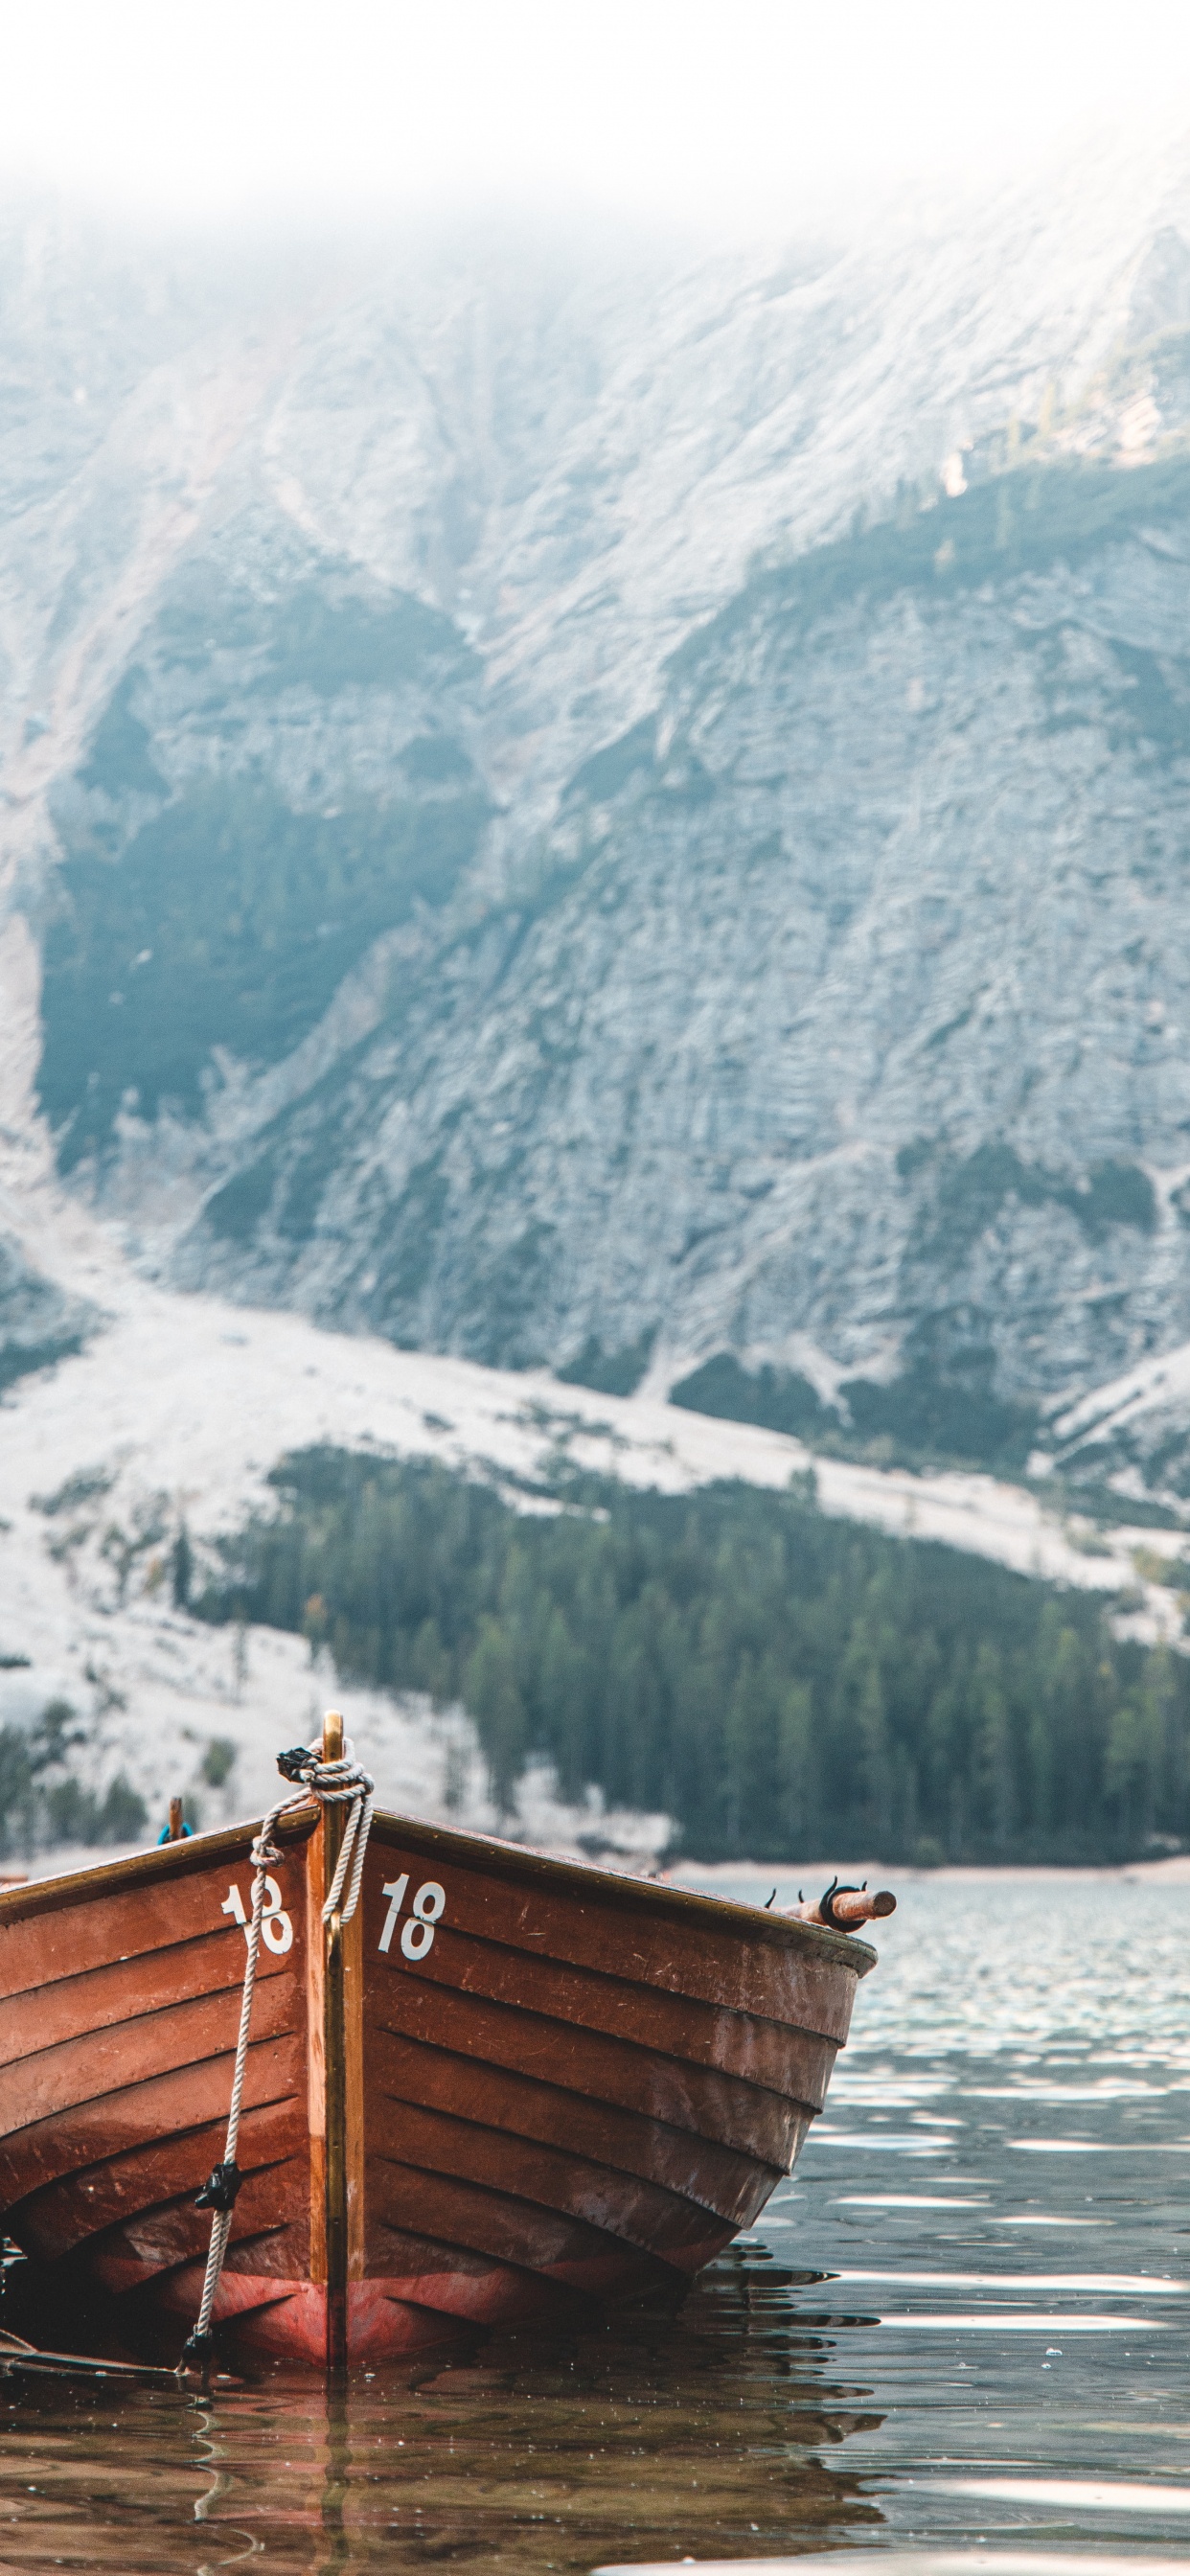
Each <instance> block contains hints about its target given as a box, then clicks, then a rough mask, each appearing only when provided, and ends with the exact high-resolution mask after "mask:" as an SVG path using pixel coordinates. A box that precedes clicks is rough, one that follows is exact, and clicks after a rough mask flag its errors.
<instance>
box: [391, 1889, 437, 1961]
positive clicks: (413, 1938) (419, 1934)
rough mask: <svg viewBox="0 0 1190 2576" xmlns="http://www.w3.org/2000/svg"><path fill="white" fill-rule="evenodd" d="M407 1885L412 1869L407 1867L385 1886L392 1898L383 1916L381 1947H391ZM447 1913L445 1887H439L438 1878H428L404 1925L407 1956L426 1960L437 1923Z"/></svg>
mask: <svg viewBox="0 0 1190 2576" xmlns="http://www.w3.org/2000/svg"><path fill="white" fill-rule="evenodd" d="M408 1885H409V1872H408V1870H407V1869H406V1870H403V1871H402V1873H401V1876H400V1878H391V1879H390V1880H389V1881H388V1884H387V1886H386V1887H385V1890H384V1893H385V1895H386V1896H387V1898H388V1900H389V1907H388V1912H387V1914H386V1915H385V1918H384V1930H383V1932H382V1933H381V1935H380V1943H379V1947H380V1948H381V1949H382V1950H388V1949H390V1948H391V1946H392V1937H393V1933H394V1931H395V1930H396V1924H397V1916H398V1915H399V1913H400V1911H401V1907H402V1905H403V1904H404V1902H405V1890H406V1888H407V1887H408ZM445 1912H446V1889H445V1888H444V1887H439V1885H438V1881H437V1879H436V1878H428V1879H427V1880H426V1883H425V1886H424V1887H419V1889H418V1891H417V1894H416V1896H415V1897H414V1900H413V1906H412V1910H411V1912H410V1914H409V1915H408V1916H407V1918H406V1920H405V1922H404V1923H402V1925H401V1948H402V1950H403V1952H404V1954H405V1957H406V1958H407V1959H424V1958H425V1956H426V1953H427V1951H428V1950H432V1948H433V1946H434V1926H435V1924H436V1923H438V1922H439V1921H440V1920H441V1917H442V1916H443V1914H444V1913H445Z"/></svg>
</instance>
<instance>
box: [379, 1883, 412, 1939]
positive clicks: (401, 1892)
mask: <svg viewBox="0 0 1190 2576" xmlns="http://www.w3.org/2000/svg"><path fill="white" fill-rule="evenodd" d="M408 1885H409V1872H408V1870H404V1871H403V1872H402V1874H401V1876H400V1878H390V1879H389V1881H388V1884H387V1886H386V1888H385V1890H384V1893H385V1895H386V1896H387V1897H388V1899H389V1908H388V1912H387V1914H386V1915H385V1918H384V1930H383V1932H382V1933H381V1935H380V1947H381V1949H382V1950H388V1949H391V1947H392V1937H393V1933H394V1931H395V1930H396V1923H397V1916H398V1914H399V1913H400V1911H401V1907H402V1905H403V1904H404V1902H405V1890H406V1888H407V1887H408Z"/></svg>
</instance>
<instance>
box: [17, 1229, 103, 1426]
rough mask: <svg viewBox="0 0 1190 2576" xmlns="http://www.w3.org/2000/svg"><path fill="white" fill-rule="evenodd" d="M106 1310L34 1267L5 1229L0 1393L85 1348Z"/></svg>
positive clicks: (19, 1245)
mask: <svg viewBox="0 0 1190 2576" xmlns="http://www.w3.org/2000/svg"><path fill="white" fill-rule="evenodd" d="M102 1320H103V1318H102V1315H101V1312H100V1310H99V1308H98V1307H97V1306H95V1305H94V1304H93V1303H92V1302H91V1300H90V1299H89V1298H85V1297H78V1296H71V1295H70V1294H69V1293H68V1292H67V1291H66V1290H64V1289H62V1288H60V1287H58V1286H57V1284H56V1283H55V1282H54V1281H53V1280H52V1279H47V1278H45V1277H44V1275H43V1274H42V1272H41V1271H39V1270H35V1269H34V1268H33V1267H32V1266H31V1264H30V1262H29V1261H28V1259H27V1258H26V1256H25V1253H24V1250H23V1248H22V1246H21V1244H20V1243H19V1242H18V1241H17V1240H16V1238H15V1237H13V1236H10V1235H8V1234H7V1233H0V1393H2V1392H3V1389H4V1388H5V1387H7V1386H11V1385H12V1384H13V1381H14V1379H16V1378H18V1377H27V1376H28V1375H29V1374H30V1373H31V1371H32V1370H34V1369H42V1368H46V1367H48V1366H49V1364H50V1362H51V1361H53V1360H60V1359H66V1358H68V1357H70V1356H71V1355H72V1354H73V1353H74V1352H76V1351H81V1350H82V1348H83V1346H84V1344H85V1343H86V1342H87V1341H88V1340H89V1338H90V1336H91V1334H92V1333H94V1332H96V1331H97V1330H98V1329H99V1326H100V1324H101V1323H102Z"/></svg>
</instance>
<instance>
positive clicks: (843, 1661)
mask: <svg viewBox="0 0 1190 2576" xmlns="http://www.w3.org/2000/svg"><path fill="white" fill-rule="evenodd" d="M272 1481H273V1484H274V1486H275V1488H276V1492H277V1506H276V1509H275V1511H274V1513H273V1514H272V1515H271V1516H269V1515H263V1514H262V1515H261V1516H259V1517H258V1518H256V1519H254V1520H253V1521H252V1522H251V1523H250V1524H249V1525H248V1526H247V1527H246V1528H245V1529H244V1530H242V1531H241V1532H240V1533H239V1534H238V1535H237V1536H236V1537H235V1538H234V1539H231V1540H228V1541H225V1542H224V1545H223V1565H222V1569H221V1572H220V1574H219V1576H218V1579H217V1580H215V1581H212V1582H211V1583H209V1584H208V1586H207V1588H206V1590H205V1592H204V1593H203V1595H202V1597H201V1599H196V1600H194V1602H193V1606H194V1607H195V1608H197V1609H200V1610H201V1611H202V1612H203V1613H204V1614H205V1615H206V1616H207V1617H210V1618H213V1619H248V1620H252V1621H262V1622H265V1623H267V1624H270V1625H273V1626H276V1627H281V1628H287V1629H292V1630H302V1631H304V1632H305V1634H306V1636H307V1637H308V1638H309V1641H310V1645H311V1650H312V1652H315V1653H317V1652H319V1651H320V1650H321V1649H322V1648H323V1647H327V1648H329V1650H330V1653H331V1655H332V1656H333V1659H334V1663H335V1665H336V1667H337V1669H338V1671H339V1673H340V1674H341V1675H342V1676H343V1677H344V1678H345V1679H348V1680H350V1679H353V1678H354V1679H357V1680H362V1681H367V1682H369V1683H373V1684H378V1685H380V1686H382V1687H387V1688H390V1689H394V1690H415V1691H422V1692H426V1693H428V1694H429V1695H430V1697H431V1698H432V1700H433V1701H434V1702H435V1703H437V1704H439V1705H446V1704H448V1703H455V1702H459V1701H461V1702H462V1703H463V1705H464V1706H465V1707H466V1708H467V1710H468V1711H469V1712H470V1714H471V1716H472V1717H473V1719H474V1721H475V1723H476V1726H477V1728H478V1731H479V1736H480V1740H481V1743H482V1746H483V1750H484V1754H485V1757H486V1760H487V1764H488V1768H489V1773H490V1777H491V1781H492V1785H493V1790H494V1792H495V1795H496V1797H497V1799H498V1800H499V1802H500V1804H501V1806H502V1807H503V1808H504V1809H505V1810H506V1811H509V1812H511V1809H512V1805H513V1800H514V1794H515V1787H516V1782H517V1779H518V1777H519V1775H520V1773H521V1771H522V1769H523V1768H524V1765H525V1763H526V1761H527V1760H528V1759H529V1758H530V1757H532V1756H534V1755H538V1756H544V1757H546V1758H547V1759H548V1760H549V1761H551V1762H552V1763H553V1765H554V1766H555V1769H556V1772H557V1776H558V1780H559V1784H560V1786H561V1788H562V1790H563V1792H564V1793H565V1794H567V1795H569V1796H577V1795H578V1794H580V1793H581V1792H582V1791H583V1789H584V1788H585V1787H586V1786H587V1785H588V1784H591V1783H595V1784H598V1786H599V1787H600V1788H601V1789H602V1790H603V1791H604V1793H605V1795H606V1797H607V1798H608V1800H609V1801H610V1802H612V1803H614V1804H624V1805H630V1806H634V1807H641V1808H646V1809H653V1810H655V1809H664V1810H665V1811H666V1812H667V1813H669V1814H670V1815H671V1816H673V1817H674V1819H675V1821H676V1831H675V1850H676V1849H677V1848H680V1849H681V1850H682V1851H684V1852H685V1853H687V1854H689V1855H691V1856H699V1857H703V1858H730V1857H731V1856H733V1855H738V1856H743V1855H748V1856H750V1857H752V1858H755V1859H770V1860H774V1861H777V1860H799V1859H803V1858H805V1859H808V1858H830V1857H831V1856H832V1855H837V1856H839V1857H840V1858H846V1857H848V1856H851V1857H855V1856H856V1855H859V1854H862V1855H864V1856H870V1857H871V1858H873V1859H876V1858H879V1859H888V1860H897V1859H900V1860H916V1861H918V1862H930V1861H942V1860H951V1861H958V1860H963V1861H976V1860H979V1861H1009V1860H1017V1861H1019V1860H1057V1861H1091V1860H1098V1861H1104V1860H1113V1859H1119V1858H1121V1857H1124V1856H1128V1855H1136V1854H1142V1853H1144V1852H1152V1851H1155V1850H1156V1851H1160V1850H1166V1849H1172V1848H1176V1847H1177V1846H1179V1845H1180V1844H1181V1843H1182V1842H1183V1841H1184V1840H1187V1841H1190V1690H1188V1686H1187V1685H1188V1673H1187V1666H1186V1663H1185V1661H1184V1659H1183V1658H1182V1657H1181V1656H1180V1655H1174V1654H1171V1653H1170V1652H1169V1650H1168V1649H1166V1648H1158V1649H1154V1650H1151V1651H1149V1650H1146V1649H1145V1648H1143V1647H1142V1646H1140V1645H1138V1644H1136V1643H1135V1642H1132V1641H1126V1640H1121V1639H1120V1638H1118V1637H1117V1636H1116V1635H1115V1634H1114V1633H1113V1630H1112V1627H1111V1625H1110V1623H1109V1619H1108V1617H1107V1616H1106V1615H1105V1608H1104V1604H1103V1602H1102V1600H1101V1599H1099V1598H1097V1597H1096V1596H1095V1595H1093V1594H1088V1593H1083V1592H1079V1591H1070V1590H1064V1589H1061V1588H1060V1587H1058V1586H1055V1585H1052V1584H1046V1583H1042V1582H1036V1581H1032V1580H1030V1579H1028V1578H1027V1577H1025V1576H1021V1575H1016V1574H1013V1573H1010V1572H1008V1571H1007V1570H1006V1569H1004V1568H1003V1567H1001V1566H997V1565H993V1564H990V1563H988V1562H986V1561H985V1560H983V1559H982V1558H978V1557H971V1556H964V1555H961V1554H959V1553H957V1552H956V1551H954V1550H952V1549H948V1548H944V1547H941V1546H938V1545H935V1544H931V1543H928V1542H923V1541H919V1540H913V1539H896V1538H891V1537H889V1536H887V1535H885V1534H884V1533H882V1532H880V1531H877V1530H872V1529H868V1528H862V1527H859V1526H856V1525H855V1524H852V1523H850V1522H845V1521H840V1520H835V1519H831V1518H828V1517H827V1516H826V1515H824V1514H823V1513H821V1512H820V1511H819V1510H818V1509H817V1508H816V1505H815V1501H814V1495H813V1480H812V1478H808V1477H807V1478H800V1479H797V1480H795V1483H794V1486H793V1488H792V1489H791V1490H790V1491H788V1492H785V1493H770V1492H760V1491H757V1490H756V1489H755V1488H753V1487H750V1486H743V1485H730V1484H723V1485H718V1486H712V1487H707V1488H704V1489H702V1490H700V1491H698V1492H696V1493H693V1494H687V1495H683V1496H679V1497H674V1496H665V1495H660V1494H656V1493H651V1492H636V1491H632V1490H629V1489H628V1488H626V1487H623V1486H617V1485H613V1484H603V1483H601V1484H600V1485H599V1486H598V1487H597V1488H596V1487H593V1486H591V1485H590V1484H589V1483H585V1484H582V1485H580V1484H579V1483H577V1482H576V1483H575V1485H574V1486H573V1487H572V1488H570V1489H569V1490H568V1492H567V1493H565V1494H564V1495H559V1494H555V1495H554V1497H552V1498H551V1501H550V1507H549V1508H547V1509H545V1510H542V1509H541V1507H540V1505H541V1500H542V1498H541V1497H540V1496H537V1497H536V1498H535V1499H536V1502H537V1508H535V1509H532V1510H529V1511H524V1510H518V1509H516V1508H515V1507H514V1506H513V1504H512V1503H510V1502H509V1501H508V1500H506V1499H504V1498H503V1497H502V1496H501V1495H500V1494H499V1493H497V1492H494V1491H493V1490H491V1488H489V1487H488V1486H485V1485H482V1484H477V1483H474V1482H470V1481H468V1480H467V1479H466V1478H465V1477H463V1476H462V1475H459V1474H456V1473H452V1472H450V1471H449V1470H447V1469H446V1468H444V1467H442V1466H440V1465H438V1464H435V1463H427V1462H424V1461H402V1462H398V1461H393V1462H378V1461H376V1460H375V1459H364V1458H360V1457H358V1456H355V1455H351V1454H348V1453H345V1452H341V1451H335V1450H329V1449H319V1450H310V1451H306V1452H303V1453H300V1454H297V1455H295V1456H293V1457H291V1458H290V1459H289V1460H287V1461H286V1462H285V1463H284V1465H283V1466H282V1467H281V1468H279V1469H278V1470H276V1471H275V1472H274V1476H273V1479H272ZM192 1581H193V1568H192V1562H191V1559H190V1556H189V1551H188V1550H187V1551H186V1554H185V1556H184V1558H181V1559H179V1560H176V1563H175V1587H176V1589H178V1590H179V1593H180V1595H189V1593H190V1589H191V1584H192Z"/></svg>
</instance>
